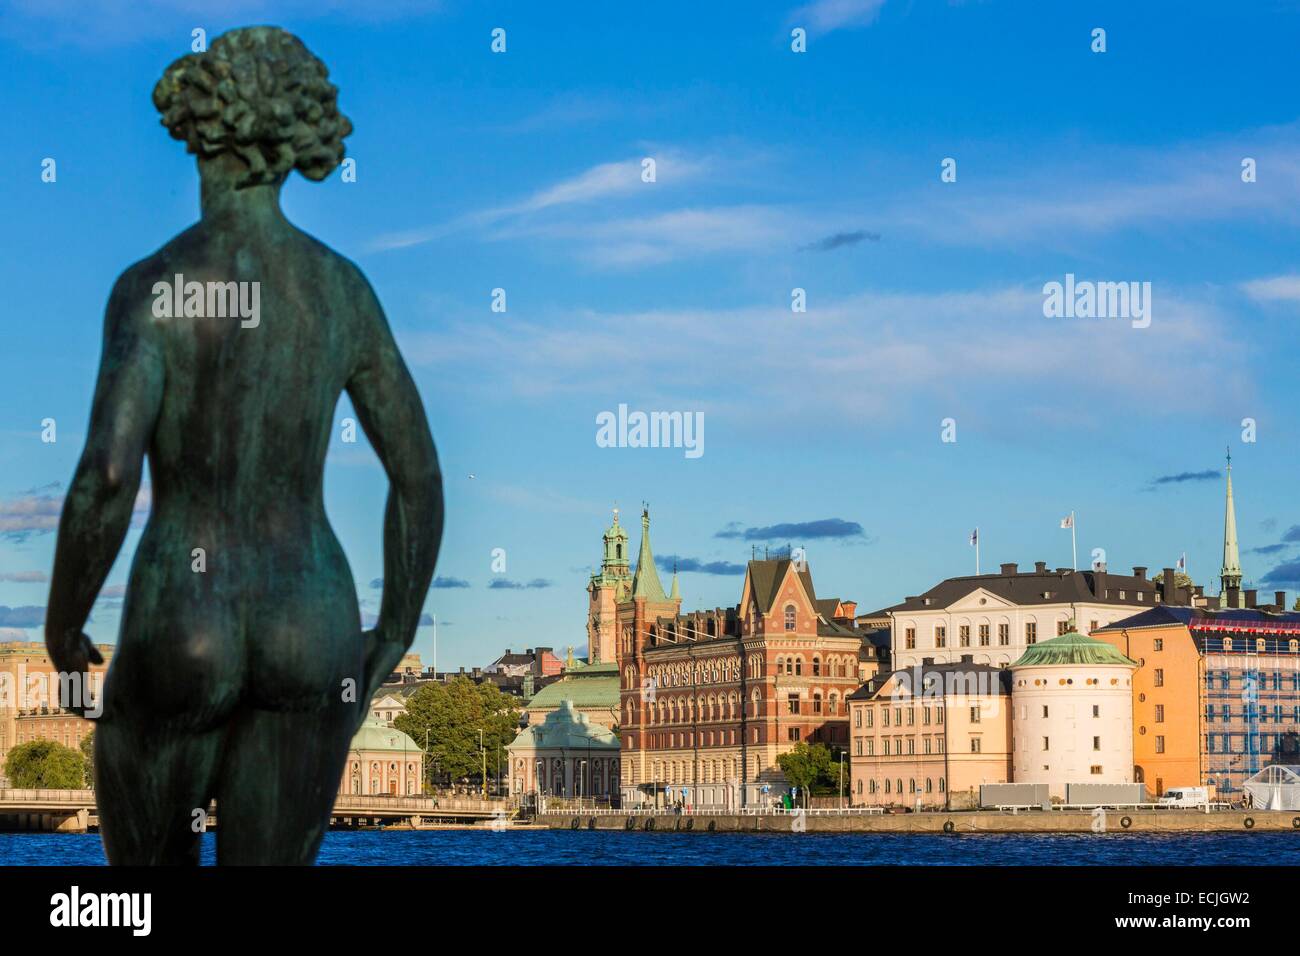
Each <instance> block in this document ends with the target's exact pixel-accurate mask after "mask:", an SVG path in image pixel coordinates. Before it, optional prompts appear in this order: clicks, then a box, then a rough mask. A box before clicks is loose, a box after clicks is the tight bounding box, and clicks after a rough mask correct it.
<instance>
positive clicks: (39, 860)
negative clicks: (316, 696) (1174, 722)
mask: <svg viewBox="0 0 1300 956" xmlns="http://www.w3.org/2000/svg"><path fill="white" fill-rule="evenodd" d="M202 852H203V862H204V863H206V864H211V863H213V862H214V861H215V853H216V842H215V835H214V834H207V835H205V836H204V838H203V851H202ZM104 862H105V861H104V851H103V848H102V847H101V845H100V842H99V837H98V836H96V835H94V834H73V833H68V834H63V833H0V865H6V866H14V865H37V866H41V865H44V866H49V865H65V866H87V865H103V864H104ZM319 862H320V863H321V864H325V865H340V864H343V865H362V866H364V865H378V864H384V865H388V866H393V865H399V866H400V865H407V866H438V865H452V866H469V865H473V866H535V865H546V866H591V865H648V866H699V865H722V866H753V865H759V866H781V865H790V864H813V865H817V866H844V865H850V866H851V865H855V864H856V865H870V864H904V865H957V866H961V865H973V864H986V865H990V866H1031V865H1065V864H1081V865H1091V866H1097V865H1101V866H1118V865H1136V866H1189V865H1199V866H1225V865H1246V866H1249V865H1259V864H1273V865H1287V864H1290V865H1297V864H1300V834H1292V833H1250V834H1244V833H1241V834H1239V833H1227V834H1218V833H1196V834H1136V833H1134V834H1129V833H1108V834H1093V833H1087V834H1077V835H1075V834H980V835H953V836H940V835H933V836H931V835H911V834H907V835H893V834H871V833H867V834H840V833H801V834H786V833H774V834H764V833H645V832H635V831H634V832H631V833H629V832H626V831H623V830H594V831H588V830H576V831H574V830H515V831H505V832H500V833H498V832H494V831H492V830H422V831H411V830H383V831H381V830H361V831H347V830H338V831H333V832H331V833H329V834H328V835H327V836H326V837H325V843H324V845H323V846H322V847H321V853H320V858H319Z"/></svg>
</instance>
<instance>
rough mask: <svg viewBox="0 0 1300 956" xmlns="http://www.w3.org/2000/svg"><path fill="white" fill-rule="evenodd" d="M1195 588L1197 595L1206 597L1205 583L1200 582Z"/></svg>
mask: <svg viewBox="0 0 1300 956" xmlns="http://www.w3.org/2000/svg"><path fill="white" fill-rule="evenodd" d="M1195 590H1196V596H1197V597H1205V585H1204V584H1198V585H1196V589H1195Z"/></svg>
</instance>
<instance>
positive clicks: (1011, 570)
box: [1002, 564, 1019, 574]
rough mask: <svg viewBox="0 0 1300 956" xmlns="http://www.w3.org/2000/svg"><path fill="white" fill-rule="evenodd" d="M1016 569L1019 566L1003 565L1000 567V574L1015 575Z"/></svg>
mask: <svg viewBox="0 0 1300 956" xmlns="http://www.w3.org/2000/svg"><path fill="white" fill-rule="evenodd" d="M1017 567H1019V565H1017V564H1004V565H1002V573H1003V574H1015V573H1016V568H1017Z"/></svg>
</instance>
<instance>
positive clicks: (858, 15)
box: [790, 0, 885, 33]
mask: <svg viewBox="0 0 1300 956" xmlns="http://www.w3.org/2000/svg"><path fill="white" fill-rule="evenodd" d="M884 5H885V0H814V2H813V3H809V4H806V5H804V6H802V7H799V8H798V9H797V10H795V11H794V12H793V13H792V14H790V22H791V23H793V24H794V25H795V26H800V25H807V27H808V29H809V30H810V31H811V32H812V33H830V32H831V31H833V30H842V29H844V28H846V27H863V26H867V25H868V24H870V23H872V22H874V21H875V19H876V17H877V16H879V15H880V8H881V7H883V6H884Z"/></svg>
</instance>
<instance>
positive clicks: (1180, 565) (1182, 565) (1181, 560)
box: [1174, 551, 1187, 571]
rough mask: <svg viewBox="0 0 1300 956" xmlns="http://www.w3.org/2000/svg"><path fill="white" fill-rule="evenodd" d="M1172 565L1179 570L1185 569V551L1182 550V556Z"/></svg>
mask: <svg viewBox="0 0 1300 956" xmlns="http://www.w3.org/2000/svg"><path fill="white" fill-rule="evenodd" d="M1174 567H1175V568H1177V569H1178V570H1179V571H1186V570H1187V552H1185V551H1184V552H1183V556H1182V557H1181V558H1179V559H1178V563H1177V564H1176V565H1174Z"/></svg>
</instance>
